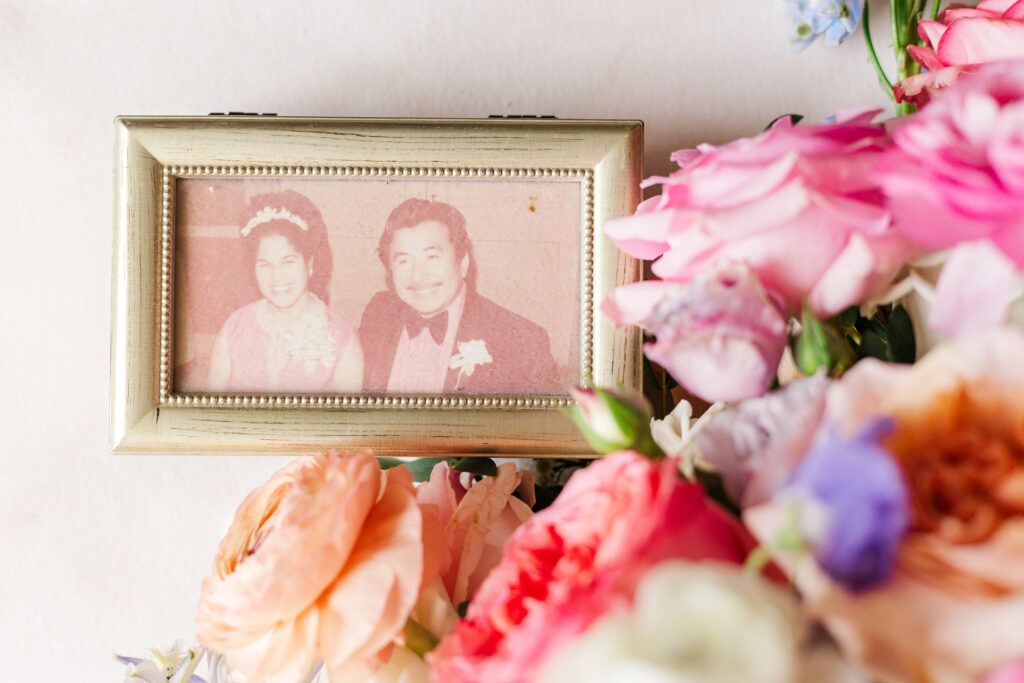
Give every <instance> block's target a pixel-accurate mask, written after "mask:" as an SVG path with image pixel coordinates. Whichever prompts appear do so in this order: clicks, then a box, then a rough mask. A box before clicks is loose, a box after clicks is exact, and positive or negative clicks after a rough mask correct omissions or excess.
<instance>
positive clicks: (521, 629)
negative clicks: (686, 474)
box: [428, 451, 752, 683]
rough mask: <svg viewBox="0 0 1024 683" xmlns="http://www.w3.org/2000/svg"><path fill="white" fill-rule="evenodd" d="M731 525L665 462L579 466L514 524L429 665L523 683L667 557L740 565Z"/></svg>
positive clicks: (494, 681) (743, 544)
mask: <svg viewBox="0 0 1024 683" xmlns="http://www.w3.org/2000/svg"><path fill="white" fill-rule="evenodd" d="M751 547H752V542H751V539H750V537H749V536H748V535H747V533H746V532H745V530H743V528H742V527H740V526H739V524H738V523H737V522H736V521H735V520H734V519H732V518H731V517H729V516H728V514H727V513H725V512H724V511H722V510H720V509H719V508H718V507H716V506H715V505H713V504H711V503H709V502H708V501H707V500H705V498H704V495H703V492H702V491H701V489H700V487H699V486H697V485H696V484H690V483H687V482H686V481H684V480H683V479H682V478H681V477H680V476H679V471H678V463H677V462H676V461H675V460H674V459H665V460H662V461H651V460H648V459H646V458H644V457H641V456H639V455H637V454H636V453H633V452H628V451H624V452H619V453H616V454H613V455H609V456H607V457H605V458H603V459H601V460H598V461H597V462H595V463H594V464H592V465H591V466H589V467H587V468H586V469H583V470H580V471H579V472H577V473H576V474H575V475H574V476H573V478H572V479H571V480H570V481H569V483H568V485H567V486H566V488H565V490H564V491H563V492H562V494H561V495H560V496H559V497H558V498H557V499H556V500H555V502H554V504H553V505H552V506H551V507H549V508H547V509H545V510H543V511H542V512H540V513H538V514H536V515H534V516H533V517H532V518H531V519H530V520H529V521H527V522H526V523H525V524H524V525H523V526H521V527H520V528H519V529H518V530H517V531H516V532H515V534H513V536H512V538H511V539H510V540H509V542H508V544H507V545H506V546H505V552H504V554H503V556H502V560H501V563H500V564H499V565H498V566H497V567H496V568H495V569H494V571H493V572H491V574H490V576H488V577H487V579H485V580H484V583H483V585H482V586H481V587H480V590H479V592H478V593H477V595H476V597H474V598H473V600H472V602H471V603H470V606H469V610H468V614H467V616H466V618H465V619H464V620H462V621H460V622H459V624H458V625H457V626H456V629H455V631H454V632H453V633H452V634H450V635H449V636H447V637H446V638H445V639H444V640H442V641H441V644H440V645H439V646H438V648H437V649H436V650H434V652H432V653H431V654H430V656H429V657H428V662H429V663H430V665H431V669H432V671H433V673H434V676H435V677H436V678H437V680H443V681H445V682H446V683H460V682H467V683H468V682H470V681H474V682H476V681H488V682H489V683H512V682H520V681H521V682H527V681H532V680H533V679H534V677H535V675H536V673H537V671H538V670H539V667H541V666H542V665H543V664H544V662H545V660H546V659H547V657H548V656H549V655H551V654H552V653H553V652H556V651H558V649H560V648H561V647H562V646H563V645H564V644H565V643H566V642H568V641H570V640H572V639H573V638H575V637H576V636H578V635H579V634H580V633H582V632H583V631H584V630H585V629H586V628H587V626H589V625H590V624H591V623H592V622H593V621H594V620H595V619H596V618H598V617H599V616H600V615H601V614H603V613H604V612H605V611H607V610H608V609H611V608H612V607H613V606H621V605H628V603H629V601H630V600H631V598H632V593H633V590H634V589H635V587H636V585H637V582H638V581H639V579H640V577H641V576H642V575H643V573H644V571H646V569H648V568H649V567H650V566H652V565H653V564H655V563H657V562H658V561H660V560H664V559H670V558H690V559H699V558H711V559H718V560H723V561H726V562H733V563H739V562H741V561H742V560H743V559H744V558H745V557H746V555H747V553H748V551H749V549H750V548H751Z"/></svg>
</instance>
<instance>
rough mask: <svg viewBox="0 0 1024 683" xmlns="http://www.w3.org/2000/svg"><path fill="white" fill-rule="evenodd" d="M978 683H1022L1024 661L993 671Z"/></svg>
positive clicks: (1023, 681)
mask: <svg viewBox="0 0 1024 683" xmlns="http://www.w3.org/2000/svg"><path fill="white" fill-rule="evenodd" d="M980 683H1024V660H1021V661H1019V662H1016V663H1014V664H1011V665H1010V666H1005V667H1002V668H1000V669H999V670H998V671H993V672H992V673H990V674H989V675H988V676H985V678H984V680H982V681H981V682H980Z"/></svg>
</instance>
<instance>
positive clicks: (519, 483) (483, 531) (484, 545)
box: [416, 462, 535, 605]
mask: <svg viewBox="0 0 1024 683" xmlns="http://www.w3.org/2000/svg"><path fill="white" fill-rule="evenodd" d="M517 494H518V496H521V497H517ZM416 497H417V500H419V502H420V503H422V504H428V505H434V506H436V508H437V510H438V515H439V522H440V523H441V525H442V526H443V527H444V532H445V534H444V535H445V542H446V544H447V548H448V558H447V561H446V562H445V563H444V564H443V565H442V569H441V580H442V582H443V583H444V587H445V590H446V591H447V592H448V597H449V599H450V600H451V603H452V604H453V605H459V604H461V603H463V602H465V601H466V600H468V599H469V598H471V597H472V596H473V595H475V594H476V591H477V589H478V588H479V587H480V584H481V582H482V581H483V579H484V577H485V576H487V574H488V573H489V572H490V571H491V569H492V568H494V566H495V565H496V564H498V561H499V560H500V559H501V549H502V548H503V547H504V545H505V542H506V541H507V540H508V538H509V536H511V535H512V532H513V531H515V530H516V529H517V528H518V527H519V525H520V524H522V523H523V522H525V521H526V520H527V519H529V518H530V517H531V516H532V515H533V511H532V510H531V509H530V508H531V506H532V505H533V503H534V502H535V499H534V490H533V473H532V472H528V471H524V470H518V471H517V470H516V466H515V464H514V463H510V462H508V463H503V464H502V465H500V466H499V467H498V473H497V475H496V476H493V477H484V478H483V479H481V480H480V481H478V482H475V483H473V484H472V485H471V486H469V487H468V488H467V487H466V486H465V485H463V483H462V473H461V472H456V471H455V470H452V469H450V468H449V467H448V465H447V464H446V463H443V462H442V463H438V464H437V465H435V466H434V469H433V471H432V472H431V473H430V480H429V481H427V482H424V483H423V484H421V485H420V487H419V488H418V489H417V490H416Z"/></svg>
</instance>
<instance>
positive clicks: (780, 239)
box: [604, 111, 911, 317]
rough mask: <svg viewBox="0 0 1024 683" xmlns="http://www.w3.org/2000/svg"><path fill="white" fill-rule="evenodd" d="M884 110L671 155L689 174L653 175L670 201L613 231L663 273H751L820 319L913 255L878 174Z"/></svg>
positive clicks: (787, 125)
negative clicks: (894, 226) (742, 269)
mask: <svg viewBox="0 0 1024 683" xmlns="http://www.w3.org/2000/svg"><path fill="white" fill-rule="evenodd" d="M877 113H878V112H877V111H862V112H844V113H843V114H842V115H841V116H840V117H839V120H838V122H836V123H831V124H825V125H817V126H796V125H794V124H793V123H792V122H791V121H790V120H789V119H788V118H784V119H781V120H779V121H778V122H777V123H775V125H773V126H772V128H771V129H770V130H768V131H767V132H765V133H762V134H761V135H758V136H757V137H754V138H750V139H741V140H736V141H734V142H730V143H729V144H726V145H722V146H720V147H714V146H712V145H702V146H701V147H699V148H698V149H696V150H684V151H680V152H677V153H676V154H675V155H673V159H674V160H675V161H677V162H678V163H679V166H680V169H679V170H678V171H676V172H674V173H672V174H671V175H670V176H669V177H667V178H652V179H650V180H648V181H647V184H648V185H652V184H661V186H662V193H661V195H660V196H658V197H654V198H652V199H649V200H647V201H646V202H644V203H643V204H641V205H640V208H639V209H638V210H637V213H636V215H634V216H630V217H627V218H621V219H617V220H613V221H609V222H608V223H607V224H605V227H604V229H605V232H606V233H607V234H608V235H609V236H610V237H611V238H612V240H613V241H614V242H615V244H616V245H617V246H618V247H619V248H620V249H622V250H623V251H625V252H627V253H629V254H631V255H632V256H636V257H637V258H643V259H652V258H656V257H659V258H658V260H657V261H656V262H655V263H654V265H653V266H652V271H653V272H654V274H655V275H657V276H658V277H660V278H663V279H665V280H670V281H674V282H688V281H690V280H692V279H693V278H695V277H696V276H697V275H698V274H700V273H702V272H705V271H707V270H709V269H711V268H712V267H714V266H715V265H718V264H723V263H738V264H745V265H746V266H748V267H749V268H750V269H751V270H753V272H754V273H755V274H756V276H757V279H758V280H759V281H760V282H761V284H762V285H763V286H764V288H765V289H766V290H767V292H768V294H769V295H770V296H771V297H772V298H773V299H778V300H780V301H782V302H784V304H785V305H786V307H788V309H789V310H790V311H798V310H800V309H801V307H802V306H803V302H804V300H805V299H806V301H807V303H808V304H809V305H810V307H811V310H813V311H814V313H815V314H816V315H818V316H819V317H826V316H829V315H831V314H833V313H837V312H839V311H841V310H843V309H844V308H846V307H847V306H850V305H851V304H854V303H857V302H859V301H862V300H863V299H864V298H866V297H867V296H868V295H870V294H872V293H873V292H875V291H876V290H877V289H880V288H881V287H883V286H884V285H886V284H887V283H888V282H889V281H890V280H891V279H892V276H893V275H894V274H895V273H896V271H897V270H898V268H899V267H900V265H902V263H903V262H904V260H905V259H906V258H907V257H908V256H909V255H910V253H911V249H910V246H909V244H908V243H907V241H906V240H905V239H904V238H903V237H901V236H900V235H898V234H896V233H894V232H893V231H892V230H891V226H890V222H891V221H890V217H889V214H888V211H887V210H886V208H885V207H884V206H883V203H882V197H881V193H880V191H879V188H878V185H877V183H876V181H875V177H874V172H873V169H874V166H875V164H876V163H877V161H878V159H879V157H880V155H881V153H882V152H883V151H884V150H885V149H887V148H888V147H889V146H890V140H889V137H888V135H887V133H886V131H885V128H884V127H883V126H882V125H881V124H874V123H872V122H871V121H872V119H873V118H874V116H875V115H876V114H877Z"/></svg>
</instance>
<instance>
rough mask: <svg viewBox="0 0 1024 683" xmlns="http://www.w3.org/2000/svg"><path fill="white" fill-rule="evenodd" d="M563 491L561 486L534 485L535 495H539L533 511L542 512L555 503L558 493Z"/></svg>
mask: <svg viewBox="0 0 1024 683" xmlns="http://www.w3.org/2000/svg"><path fill="white" fill-rule="evenodd" d="M561 492H562V487H561V486H534V488H533V495H534V496H536V497H537V502H536V504H534V506H533V511H534V512H540V511H541V510H543V509H544V508H546V507H548V506H549V505H551V504H552V503H554V502H555V498H557V497H558V494H559V493H561Z"/></svg>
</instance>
